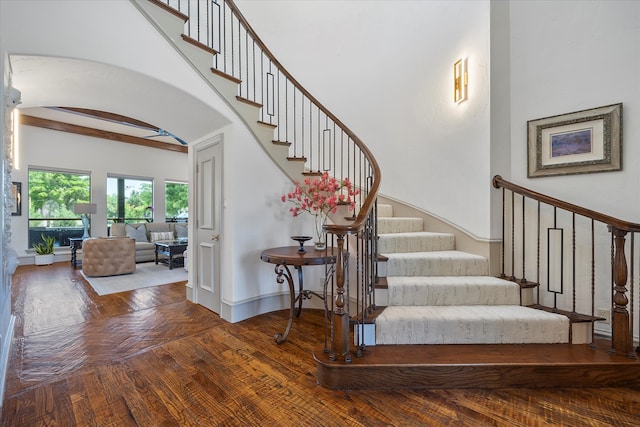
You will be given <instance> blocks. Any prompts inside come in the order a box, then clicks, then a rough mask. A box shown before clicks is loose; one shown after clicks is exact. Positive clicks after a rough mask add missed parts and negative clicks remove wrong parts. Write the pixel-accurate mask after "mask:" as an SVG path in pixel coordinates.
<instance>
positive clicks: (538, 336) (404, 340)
mask: <svg viewBox="0 0 640 427" xmlns="http://www.w3.org/2000/svg"><path fill="white" fill-rule="evenodd" d="M568 342H569V319H568V318H567V317H566V316H562V315H559V314H554V313H547V312H545V311H542V310H535V309H532V308H528V307H522V306H513V305H494V306H394V307H387V308H385V309H384V311H383V312H382V313H381V314H380V315H379V316H378V318H377V319H376V345H385V344H396V345H397V344H559V343H568Z"/></svg>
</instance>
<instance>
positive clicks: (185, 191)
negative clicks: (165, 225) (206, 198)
mask: <svg viewBox="0 0 640 427" xmlns="http://www.w3.org/2000/svg"><path fill="white" fill-rule="evenodd" d="M164 197H165V210H166V218H167V221H187V220H188V219H189V185H188V184H185V183H184V182H171V181H167V182H165V184H164Z"/></svg>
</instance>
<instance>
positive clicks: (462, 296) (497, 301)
mask: <svg viewBox="0 0 640 427" xmlns="http://www.w3.org/2000/svg"><path fill="white" fill-rule="evenodd" d="M386 279H387V289H388V294H387V295H388V302H387V305H389V306H398V305H406V306H415V305H443V306H450V305H519V304H520V286H519V285H518V284H517V283H514V282H510V281H507V280H503V279H500V278H497V277H492V276H446V277H441V276H426V277H425V276H414V277H398V276H393V277H387V278H386Z"/></svg>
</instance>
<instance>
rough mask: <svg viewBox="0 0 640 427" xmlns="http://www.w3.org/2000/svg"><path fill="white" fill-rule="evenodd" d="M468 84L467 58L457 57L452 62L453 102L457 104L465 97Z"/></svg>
mask: <svg viewBox="0 0 640 427" xmlns="http://www.w3.org/2000/svg"><path fill="white" fill-rule="evenodd" d="M468 84H469V76H468V74H467V60H466V58H465V59H459V60H458V61H456V63H455V64H453V102H455V103H456V104H459V103H461V102H462V101H464V100H465V99H467V85H468Z"/></svg>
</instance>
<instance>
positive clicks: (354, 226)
mask: <svg viewBox="0 0 640 427" xmlns="http://www.w3.org/2000/svg"><path fill="white" fill-rule="evenodd" d="M226 3H227V5H228V6H229V8H230V9H231V10H232V11H233V13H234V15H236V17H237V18H238V20H239V22H240V23H241V24H242V26H243V27H244V28H245V30H246V31H247V33H248V34H249V35H251V37H252V38H253V40H254V41H255V43H256V44H257V45H258V46H259V47H260V49H262V51H263V52H264V53H265V55H266V56H267V57H268V58H269V60H270V61H272V62H273V64H274V65H275V66H276V67H277V68H278V69H279V71H280V72H281V73H282V74H283V75H285V76H286V77H287V79H289V81H290V82H291V83H293V84H294V85H295V87H296V88H297V89H298V90H299V91H300V92H301V93H302V94H304V95H305V96H306V97H307V98H308V99H309V100H310V101H312V102H313V104H314V105H315V106H316V107H318V108H319V109H320V110H321V111H322V112H323V113H324V114H326V115H327V117H329V118H330V119H331V120H332V121H333V122H334V123H336V124H337V125H338V126H340V128H341V129H342V130H343V131H344V132H345V133H346V134H347V135H348V136H349V137H350V138H351V139H352V140H353V141H354V143H355V144H356V145H357V146H358V148H359V149H360V151H361V152H362V153H364V155H365V156H366V158H367V161H369V164H370V165H371V168H372V170H373V176H374V179H373V182H372V185H371V188H370V189H369V192H368V194H367V197H366V198H365V201H364V203H363V204H362V206H361V208H360V210H359V212H358V215H357V216H356V218H355V220H354V221H352V222H351V223H349V224H346V225H344V224H340V225H335V224H328V225H326V226H325V228H326V230H327V231H328V232H330V233H334V234H338V235H340V234H342V235H345V234H353V233H357V232H359V231H360V230H362V229H363V228H364V225H365V222H366V219H367V216H368V215H369V213H370V212H371V210H372V209H373V206H374V203H375V200H376V198H377V197H378V190H379V187H380V179H381V173H380V166H379V165H378V163H377V161H376V159H375V157H374V156H373V154H372V153H371V151H370V150H369V149H368V148H367V146H366V145H364V144H363V143H362V141H361V140H360V138H358V137H357V136H356V135H355V134H354V133H353V132H352V131H351V130H350V129H349V128H348V127H347V126H345V124H344V123H343V122H342V121H341V120H339V119H338V118H337V117H336V116H335V115H333V114H332V113H331V112H330V111H329V110H328V109H327V108H326V107H325V106H324V105H322V103H321V102H320V101H318V100H317V99H316V98H315V97H314V96H313V95H311V94H310V93H309V92H308V91H307V90H306V89H305V88H304V87H303V86H302V85H301V84H300V83H299V82H298V81H297V80H296V79H295V78H294V77H293V76H292V75H291V73H289V71H287V69H286V68H285V67H284V66H283V65H282V64H281V63H280V61H278V59H277V58H276V57H275V56H274V55H273V54H272V53H271V51H270V50H269V48H267V46H266V45H265V44H264V42H263V41H262V40H261V39H260V37H258V34H257V33H256V32H255V31H254V30H253V28H252V27H251V25H250V24H249V22H248V21H247V20H246V18H245V17H244V15H242V13H241V12H240V9H238V7H237V6H236V4H235V3H234V1H233V0H227V1H226Z"/></svg>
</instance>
